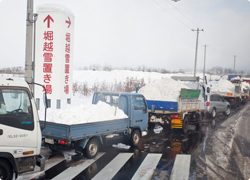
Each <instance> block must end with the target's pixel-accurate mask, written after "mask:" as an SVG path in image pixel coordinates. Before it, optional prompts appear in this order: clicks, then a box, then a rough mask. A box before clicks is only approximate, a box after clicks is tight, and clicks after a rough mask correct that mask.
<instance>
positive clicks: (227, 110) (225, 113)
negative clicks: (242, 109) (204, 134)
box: [223, 106, 231, 116]
mask: <svg viewBox="0 0 250 180" xmlns="http://www.w3.org/2000/svg"><path fill="white" fill-rule="evenodd" d="M230 113H231V109H230V107H229V106H227V109H226V111H225V112H224V113H223V114H224V115H225V116H229V115H230Z"/></svg>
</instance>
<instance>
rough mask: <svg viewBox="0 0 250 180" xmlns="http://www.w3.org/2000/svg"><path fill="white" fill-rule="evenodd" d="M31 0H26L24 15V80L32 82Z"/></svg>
mask: <svg viewBox="0 0 250 180" xmlns="http://www.w3.org/2000/svg"><path fill="white" fill-rule="evenodd" d="M32 21H33V0H27V16H26V54H25V80H26V81H27V82H29V83H31V82H32V58H33V56H32V50H33V22H32Z"/></svg>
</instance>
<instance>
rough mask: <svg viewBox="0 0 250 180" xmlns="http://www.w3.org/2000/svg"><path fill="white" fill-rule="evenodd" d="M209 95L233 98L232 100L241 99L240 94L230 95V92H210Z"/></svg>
mask: <svg viewBox="0 0 250 180" xmlns="http://www.w3.org/2000/svg"><path fill="white" fill-rule="evenodd" d="M211 93H214V94H219V95H221V96H222V97H233V98H236V97H241V93H236V92H233V93H232V92H220V91H216V92H213V91H212V92H211Z"/></svg>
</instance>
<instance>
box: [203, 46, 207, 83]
mask: <svg viewBox="0 0 250 180" xmlns="http://www.w3.org/2000/svg"><path fill="white" fill-rule="evenodd" d="M206 47H207V45H205V48H204V67H203V84H205V73H206V71H205V64H206Z"/></svg>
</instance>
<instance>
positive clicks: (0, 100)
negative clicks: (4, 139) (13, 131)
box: [0, 89, 34, 130]
mask: <svg viewBox="0 0 250 180" xmlns="http://www.w3.org/2000/svg"><path fill="white" fill-rule="evenodd" d="M33 122H34V121H33V114H32V108H31V103H30V99H29V96H28V94H27V92H26V91H25V90H13V89H11V90H10V89H0V124H3V125H7V126H12V127H15V128H20V129H25V130H33V129H34V123H33Z"/></svg>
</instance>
